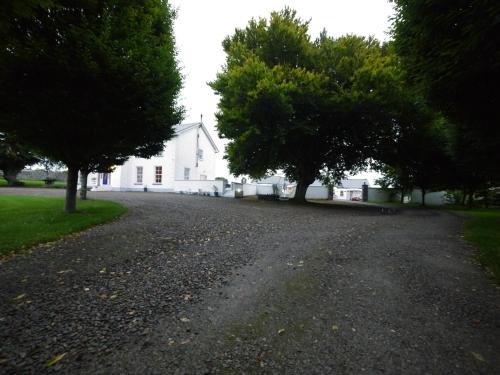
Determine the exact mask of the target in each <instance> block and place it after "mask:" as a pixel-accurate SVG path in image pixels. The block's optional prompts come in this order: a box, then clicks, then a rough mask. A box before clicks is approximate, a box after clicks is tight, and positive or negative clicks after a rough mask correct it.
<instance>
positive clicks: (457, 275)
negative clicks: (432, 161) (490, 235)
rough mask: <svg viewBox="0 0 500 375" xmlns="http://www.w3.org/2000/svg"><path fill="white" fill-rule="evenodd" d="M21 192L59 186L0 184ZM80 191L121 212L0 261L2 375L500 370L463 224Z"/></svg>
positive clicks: (417, 215)
mask: <svg viewBox="0 0 500 375" xmlns="http://www.w3.org/2000/svg"><path fill="white" fill-rule="evenodd" d="M20 193H24V194H43V195H59V194H62V193H63V192H61V191H55V190H43V189H5V188H3V189H0V194H20ZM91 197H92V198H106V199H113V200H116V201H118V202H121V203H123V204H125V205H127V206H128V207H129V208H130V212H129V214H127V215H126V216H125V217H123V218H122V219H120V220H118V221H116V222H114V223H111V224H106V225H103V226H98V227H95V228H93V229H90V230H88V231H86V232H83V233H81V234H78V235H74V236H71V237H68V238H66V239H63V240H60V241H57V242H55V243H51V244H46V245H41V246H38V247H35V248H33V249H31V250H30V251H28V252H22V253H19V254H17V255H15V256H13V257H7V258H5V259H3V260H1V261H0V373H8V374H11V373H12V374H14V373H33V374H40V373H52V372H59V373H68V374H75V373H85V374H94V373H97V374H125V373H127V374H135V373H141V372H142V373H146V374H156V373H157V374H171V373H175V374H204V373H287V374H288V373H291V374H294V373H296V374H313V373H318V374H319V373H339V374H351V373H352V374H357V373H362V372H366V373H370V374H372V373H375V374H376V373H389V374H401V373H404V374H425V373H429V374H477V373H480V374H495V373H499V372H500V363H499V357H500V356H499V355H498V354H499V353H500V344H499V338H500V335H499V333H500V318H499V317H500V314H499V312H500V290H499V289H498V287H496V286H495V285H494V284H493V283H492V282H491V281H490V280H489V279H488V278H487V276H486V274H485V273H484V271H483V270H481V269H480V268H479V266H478V265H476V264H474V262H473V261H472V250H471V249H470V248H469V247H468V246H466V245H465V244H464V242H463V239H462V238H461V235H460V233H461V225H462V223H463V218H459V217H456V216H453V215H450V214H447V213H443V212H436V211H429V210H408V211H403V212H401V213H399V214H397V215H385V214H382V213H381V212H380V210H378V209H377V208H359V209H356V208H339V207H320V206H314V205H305V206H298V205H293V204H289V203H284V202H261V201H246V200H234V199H224V198H209V197H197V196H183V195H174V194H155V193H91ZM0 225H1V224H0ZM19 235H22V233H20V234H19ZM49 364H50V365H49Z"/></svg>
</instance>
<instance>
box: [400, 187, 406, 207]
mask: <svg viewBox="0 0 500 375" xmlns="http://www.w3.org/2000/svg"><path fill="white" fill-rule="evenodd" d="M404 202H405V189H404V188H401V199H400V200H399V203H401V204H403V203H404Z"/></svg>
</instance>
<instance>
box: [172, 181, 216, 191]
mask: <svg viewBox="0 0 500 375" xmlns="http://www.w3.org/2000/svg"><path fill="white" fill-rule="evenodd" d="M214 186H215V187H217V192H218V193H219V195H222V194H223V193H224V181H221V180H174V181H173V184H172V188H173V190H174V191H175V192H180V191H182V192H186V193H198V192H204V193H207V192H208V193H211V194H212V195H213V193H214V192H215V189H214Z"/></svg>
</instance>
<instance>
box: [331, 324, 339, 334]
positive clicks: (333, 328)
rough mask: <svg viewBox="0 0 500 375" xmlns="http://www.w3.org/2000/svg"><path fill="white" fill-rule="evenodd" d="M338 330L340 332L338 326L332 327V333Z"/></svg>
mask: <svg viewBox="0 0 500 375" xmlns="http://www.w3.org/2000/svg"><path fill="white" fill-rule="evenodd" d="M338 330H339V326H338V325H336V324H334V325H332V331H333V332H337V331H338Z"/></svg>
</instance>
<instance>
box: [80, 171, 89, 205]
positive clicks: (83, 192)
mask: <svg viewBox="0 0 500 375" xmlns="http://www.w3.org/2000/svg"><path fill="white" fill-rule="evenodd" d="M88 177H89V172H85V171H80V199H81V200H86V199H87V180H88Z"/></svg>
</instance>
